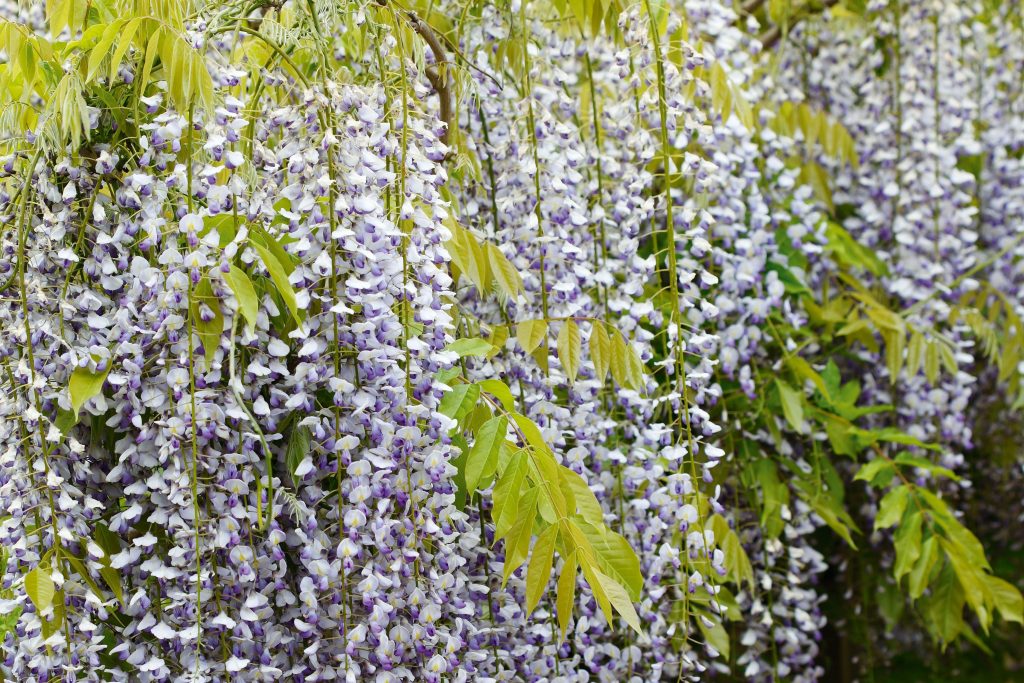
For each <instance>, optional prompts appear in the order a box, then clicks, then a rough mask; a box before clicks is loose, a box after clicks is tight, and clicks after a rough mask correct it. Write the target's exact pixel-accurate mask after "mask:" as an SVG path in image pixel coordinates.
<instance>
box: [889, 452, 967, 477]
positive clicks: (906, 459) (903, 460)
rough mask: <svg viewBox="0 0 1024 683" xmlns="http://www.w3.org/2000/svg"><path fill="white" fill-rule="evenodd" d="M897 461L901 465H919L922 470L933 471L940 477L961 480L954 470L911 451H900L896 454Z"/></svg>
mask: <svg viewBox="0 0 1024 683" xmlns="http://www.w3.org/2000/svg"><path fill="white" fill-rule="evenodd" d="M895 462H897V463H899V464H900V465H906V466H907V467H917V468H919V469H922V470H926V471H928V472H931V473H932V474H934V475H936V476H940V477H946V478H948V479H952V480H953V481H959V480H960V477H959V476H958V475H957V474H956V473H955V472H953V471H952V470H949V469H946V468H945V467H942V466H941V465H936V464H935V463H933V462H932V461H931V460H928V459H926V458H922V457H920V456H916V455H911V454H910V453H906V452H904V453H900V454H899V455H897V456H896V458H895Z"/></svg>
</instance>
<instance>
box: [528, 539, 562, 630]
mask: <svg viewBox="0 0 1024 683" xmlns="http://www.w3.org/2000/svg"><path fill="white" fill-rule="evenodd" d="M557 536H558V525H557V524H552V525H551V526H549V527H548V528H547V529H545V530H544V531H542V532H541V534H540V536H538V537H537V542H536V543H534V544H533V556H532V557H531V558H530V566H529V567H527V570H526V613H527V614H530V613H531V612H533V610H534V608H535V607H536V606H537V603H538V602H540V598H541V596H542V595H544V589H545V588H546V587H547V585H548V579H550V578H551V564H552V562H553V561H554V555H555V539H556V538H557Z"/></svg>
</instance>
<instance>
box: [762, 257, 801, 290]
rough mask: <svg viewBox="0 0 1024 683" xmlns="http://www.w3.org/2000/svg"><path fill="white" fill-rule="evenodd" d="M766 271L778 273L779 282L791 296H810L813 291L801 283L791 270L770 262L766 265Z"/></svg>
mask: <svg viewBox="0 0 1024 683" xmlns="http://www.w3.org/2000/svg"><path fill="white" fill-rule="evenodd" d="M765 270H766V271H768V272H772V271H774V272H776V273H778V274H779V282H781V283H782V285H783V287H784V288H785V290H786V291H787V292H788V293H790V294H808V295H809V294H810V293H811V290H809V289H808V288H807V285H805V284H804V283H803V282H801V281H800V278H798V277H797V276H796V275H794V274H793V271H791V270H790V269H789V268H786V267H785V266H783V265H781V264H778V263H775V262H774V261H770V262H768V263H767V264H766V265H765Z"/></svg>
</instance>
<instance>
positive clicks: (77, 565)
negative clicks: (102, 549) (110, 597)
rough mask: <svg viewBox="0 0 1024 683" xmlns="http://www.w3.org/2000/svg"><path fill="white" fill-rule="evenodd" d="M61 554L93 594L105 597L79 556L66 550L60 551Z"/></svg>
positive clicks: (101, 597) (101, 598)
mask: <svg viewBox="0 0 1024 683" xmlns="http://www.w3.org/2000/svg"><path fill="white" fill-rule="evenodd" d="M61 556H62V557H63V558H64V559H65V560H67V562H68V564H70V565H71V568H72V569H74V570H75V572H76V573H77V574H78V576H79V577H80V578H81V579H82V581H84V582H85V584H86V585H87V586H88V587H89V590H91V591H92V594H93V595H95V596H96V597H97V598H99V599H100V600H103V599H105V596H104V595H103V592H102V591H101V590H100V587H99V586H97V585H96V581H94V580H93V578H92V576H91V575H90V574H89V570H88V569H87V568H86V566H85V563H83V562H82V560H81V558H79V557H76V556H75V555H72V554H71V553H69V552H67V551H65V552H63V553H61Z"/></svg>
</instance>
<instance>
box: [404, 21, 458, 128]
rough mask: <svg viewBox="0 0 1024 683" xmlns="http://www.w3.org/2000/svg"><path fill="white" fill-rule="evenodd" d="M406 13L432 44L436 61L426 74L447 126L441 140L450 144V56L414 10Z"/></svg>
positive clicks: (417, 31) (413, 24) (431, 47)
mask: <svg viewBox="0 0 1024 683" xmlns="http://www.w3.org/2000/svg"><path fill="white" fill-rule="evenodd" d="M406 15H407V16H408V17H409V22H410V23H411V24H412V27H413V29H414V30H415V31H416V33H418V34H420V37H422V38H423V40H425V41H426V43H427V45H429V46H430V51H431V52H433V53H434V62H435V63H434V65H433V66H428V67H427V68H426V74H427V80H428V81H430V85H432V86H434V90H436V91H437V98H438V100H440V102H441V112H440V116H441V120H442V121H444V126H445V128H444V132H443V133H441V142H443V143H445V144H448V132H449V131H450V130H451V128H452V92H451V87H450V85H449V76H448V69H449V63H448V57H447V55H446V54H445V51H444V48H443V47H442V46H441V41H439V40H438V39H437V35H436V34H435V33H434V31H433V29H431V28H430V26H429V25H428V24H427V23H426V22H425V21H423V20H422V19H420V18H419V17H418V16H417V15H416V13H415V12H413V11H412V10H406Z"/></svg>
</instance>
